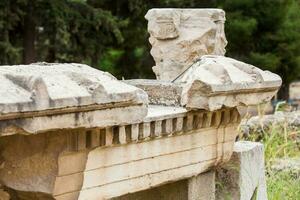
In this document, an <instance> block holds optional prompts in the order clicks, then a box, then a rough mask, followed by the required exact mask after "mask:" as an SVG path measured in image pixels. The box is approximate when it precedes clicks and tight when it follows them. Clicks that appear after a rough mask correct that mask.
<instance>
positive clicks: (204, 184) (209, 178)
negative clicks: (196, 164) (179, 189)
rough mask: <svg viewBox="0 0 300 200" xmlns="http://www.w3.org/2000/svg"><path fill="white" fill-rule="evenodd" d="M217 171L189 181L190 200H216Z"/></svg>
mask: <svg viewBox="0 0 300 200" xmlns="http://www.w3.org/2000/svg"><path fill="white" fill-rule="evenodd" d="M215 185H216V184H215V171H214V170H212V171H209V172H205V173H202V174H199V175H198V176H195V177H192V178H190V179H189V180H188V200H215Z"/></svg>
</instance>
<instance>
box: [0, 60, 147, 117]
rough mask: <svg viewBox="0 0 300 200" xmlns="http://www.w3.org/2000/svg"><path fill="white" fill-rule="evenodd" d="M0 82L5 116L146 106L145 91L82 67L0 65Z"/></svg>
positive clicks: (0, 107) (109, 75)
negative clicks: (116, 105)
mask: <svg viewBox="0 0 300 200" xmlns="http://www.w3.org/2000/svg"><path fill="white" fill-rule="evenodd" d="M0 80H1V85H0V113H1V114H2V115H3V114H6V113H12V112H28V111H41V110H48V109H62V108H68V107H74V106H88V105H100V104H108V103H125V102H127V103H130V104H144V103H147V95H146V94H145V92H143V91H142V90H140V89H137V88H135V87H133V86H130V85H127V84H124V83H122V82H120V81H118V80H117V79H116V78H114V77H113V76H112V75H111V74H109V73H105V72H102V71H99V70H96V69H93V68H91V67H89V66H87V65H83V64H48V63H36V64H31V65H14V66H1V67H0Z"/></svg>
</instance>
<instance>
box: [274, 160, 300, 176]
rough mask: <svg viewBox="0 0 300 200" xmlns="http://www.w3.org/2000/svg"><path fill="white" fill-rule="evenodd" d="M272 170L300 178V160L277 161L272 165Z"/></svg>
mask: <svg viewBox="0 0 300 200" xmlns="http://www.w3.org/2000/svg"><path fill="white" fill-rule="evenodd" d="M271 169H272V170H274V171H278V172H280V171H284V172H289V173H291V174H293V175H295V176H296V177H299V178H300V158H281V159H276V160H275V161H274V163H273V164H272V166H271Z"/></svg>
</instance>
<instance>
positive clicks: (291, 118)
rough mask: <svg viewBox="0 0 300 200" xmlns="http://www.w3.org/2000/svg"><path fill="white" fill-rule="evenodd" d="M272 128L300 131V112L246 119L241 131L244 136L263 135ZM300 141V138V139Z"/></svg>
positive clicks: (277, 113)
mask: <svg viewBox="0 0 300 200" xmlns="http://www.w3.org/2000/svg"><path fill="white" fill-rule="evenodd" d="M272 126H273V127H274V126H278V127H282V128H283V127H284V126H286V128H288V129H292V130H293V129H294V130H299V128H300V111H294V112H276V113H274V114H271V115H263V116H254V117H251V118H250V119H244V120H243V121H242V122H241V125H240V130H241V132H242V133H243V134H244V136H249V135H250V134H251V133H263V132H264V131H265V130H268V129H270V128H272ZM299 140H300V137H299Z"/></svg>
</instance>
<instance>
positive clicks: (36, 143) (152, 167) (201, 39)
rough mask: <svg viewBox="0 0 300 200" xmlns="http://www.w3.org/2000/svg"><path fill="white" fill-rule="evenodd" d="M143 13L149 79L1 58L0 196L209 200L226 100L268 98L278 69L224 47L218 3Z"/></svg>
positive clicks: (229, 121) (227, 131)
mask: <svg viewBox="0 0 300 200" xmlns="http://www.w3.org/2000/svg"><path fill="white" fill-rule="evenodd" d="M146 19H147V20H148V22H149V23H148V29H149V32H150V43H151V44H152V50H151V53H152V55H153V57H154V59H155V62H156V66H155V67H154V72H155V74H156V76H157V80H141V79H139V80H126V81H119V80H117V79H116V78H114V77H113V76H112V75H110V74H109V73H106V72H102V71H99V70H96V69H93V68H91V67H89V66H87V65H83V64H74V63H71V64H57V63H35V64H31V65H15V66H1V67H0V80H1V85H0V94H1V95H0V136H1V138H0V183H1V185H2V186H1V187H2V190H0V195H1V194H2V195H1V196H2V197H3V198H6V199H9V196H10V198H11V199H21V200H23V199H25V200H27V199H30V200H32V199H57V200H77V199H79V200H101V199H112V198H113V199H149V200H150V199H175V200H176V199H188V200H198V199H215V182H214V178H215V175H214V174H215V173H214V172H215V168H216V166H220V165H223V164H224V163H226V162H227V161H228V160H229V159H230V157H231V155H232V153H233V147H234V142H235V139H236V136H237V131H236V128H237V126H238V124H239V123H240V118H241V117H240V114H239V112H238V110H237V106H247V105H256V104H260V103H262V102H265V101H269V100H270V99H271V98H272V97H273V95H274V94H275V93H276V92H277V90H278V88H279V87H280V85H281V78H280V77H279V76H277V75H276V74H273V73H271V72H268V71H262V70H260V69H259V68H256V67H254V66H252V65H248V64H246V63H243V62H240V61H237V60H234V59H232V58H227V57H224V53H225V46H226V39H225V34H224V21H225V14H224V11H222V10H219V9H152V10H150V11H149V12H148V13H147V14H146ZM260 158H261V157H260ZM249 162H250V161H249Z"/></svg>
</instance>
